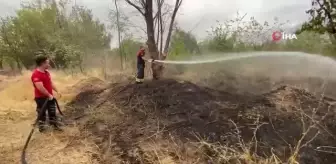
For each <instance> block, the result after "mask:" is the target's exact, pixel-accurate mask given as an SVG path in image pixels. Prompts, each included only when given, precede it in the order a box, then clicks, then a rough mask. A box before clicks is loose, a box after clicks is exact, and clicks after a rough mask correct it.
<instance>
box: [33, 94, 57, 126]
mask: <svg viewBox="0 0 336 164" xmlns="http://www.w3.org/2000/svg"><path fill="white" fill-rule="evenodd" d="M46 101H48V102H47V105H46V106H45V109H42V107H43V104H44V103H45V102H46ZM35 102H36V105H37V108H36V111H37V117H39V116H40V118H38V121H39V125H40V126H41V125H44V124H45V122H46V118H47V116H46V113H47V112H48V117H49V124H50V125H54V126H56V122H57V120H56V104H55V101H54V100H48V99H47V98H35ZM42 110H44V112H43V113H40V112H42Z"/></svg>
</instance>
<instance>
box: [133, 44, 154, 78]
mask: <svg viewBox="0 0 336 164" xmlns="http://www.w3.org/2000/svg"><path fill="white" fill-rule="evenodd" d="M144 56H145V47H144V46H140V50H139V51H138V53H137V77H136V83H138V84H141V83H143V82H144V77H145V61H148V62H150V63H152V62H154V59H145V58H144Z"/></svg>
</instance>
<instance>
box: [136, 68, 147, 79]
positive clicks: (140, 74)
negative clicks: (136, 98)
mask: <svg viewBox="0 0 336 164" xmlns="http://www.w3.org/2000/svg"><path fill="white" fill-rule="evenodd" d="M137 69H138V70H137V79H140V80H142V79H144V78H145V66H144V65H142V64H138V65H137Z"/></svg>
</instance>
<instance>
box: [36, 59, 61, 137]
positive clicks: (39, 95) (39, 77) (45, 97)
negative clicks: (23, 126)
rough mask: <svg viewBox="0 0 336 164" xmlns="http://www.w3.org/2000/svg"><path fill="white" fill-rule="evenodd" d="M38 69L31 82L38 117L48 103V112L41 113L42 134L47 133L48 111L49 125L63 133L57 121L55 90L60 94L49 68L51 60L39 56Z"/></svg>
mask: <svg viewBox="0 0 336 164" xmlns="http://www.w3.org/2000/svg"><path fill="white" fill-rule="evenodd" d="M36 65H37V68H36V69H35V70H34V72H33V74H32V76H31V80H32V82H33V86H34V93H35V102H36V105H37V110H36V111H37V117H38V116H39V112H42V109H41V108H42V106H43V104H44V103H45V102H47V105H46V108H47V109H46V110H45V112H44V113H41V117H40V118H39V120H38V121H39V123H38V125H39V130H40V132H44V131H45V121H46V111H48V117H49V124H50V125H52V126H53V127H54V130H57V131H62V129H61V128H59V127H58V125H57V120H56V104H55V101H54V96H53V90H54V91H56V92H58V91H57V89H56V87H55V85H54V84H53V82H52V80H51V77H50V73H49V72H48V68H49V67H50V64H49V59H48V57H46V56H38V57H37V58H36Z"/></svg>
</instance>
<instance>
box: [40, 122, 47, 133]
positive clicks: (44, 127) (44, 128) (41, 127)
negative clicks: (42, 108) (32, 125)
mask: <svg viewBox="0 0 336 164" xmlns="http://www.w3.org/2000/svg"><path fill="white" fill-rule="evenodd" d="M38 128H39V131H40V133H44V132H45V131H46V126H45V124H44V123H41V122H40V123H39V125H38Z"/></svg>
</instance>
